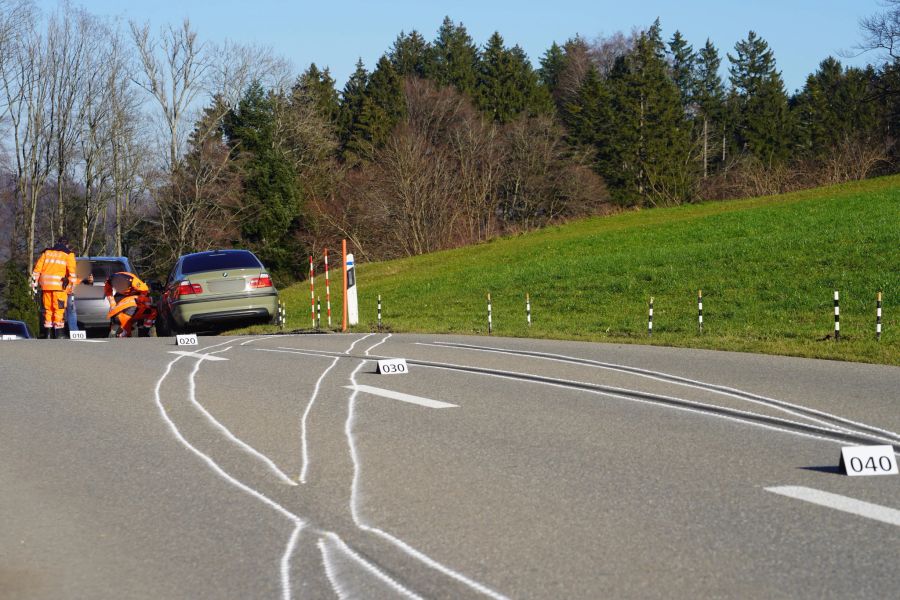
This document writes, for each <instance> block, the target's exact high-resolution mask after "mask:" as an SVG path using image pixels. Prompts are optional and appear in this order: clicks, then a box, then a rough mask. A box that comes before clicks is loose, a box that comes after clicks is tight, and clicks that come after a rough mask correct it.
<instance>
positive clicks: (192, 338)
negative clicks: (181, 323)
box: [175, 333, 197, 346]
mask: <svg viewBox="0 0 900 600" xmlns="http://www.w3.org/2000/svg"><path fill="white" fill-rule="evenodd" d="M175 345H176V346H196V345H197V334H196V333H189V334H186V335H176V336H175Z"/></svg>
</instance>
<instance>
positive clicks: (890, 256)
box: [282, 176, 900, 364]
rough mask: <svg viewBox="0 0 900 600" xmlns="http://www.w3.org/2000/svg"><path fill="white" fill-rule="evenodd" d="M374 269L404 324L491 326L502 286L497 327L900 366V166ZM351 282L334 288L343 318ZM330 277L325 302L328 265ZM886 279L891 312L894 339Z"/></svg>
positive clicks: (367, 271) (300, 293)
mask: <svg viewBox="0 0 900 600" xmlns="http://www.w3.org/2000/svg"><path fill="white" fill-rule="evenodd" d="M334 262H337V261H334ZM358 271H359V272H358V281H359V298H360V313H361V319H360V321H361V323H360V327H359V329H364V330H368V329H371V328H373V327H374V326H375V321H376V315H375V309H376V297H377V295H378V294H381V296H382V300H383V308H384V317H383V318H384V325H385V327H386V328H388V329H389V330H391V331H407V332H409V331H417V332H441V333H451V332H452V333H467V334H469V333H487V318H486V294H487V293H488V292H490V293H491V295H492V298H493V316H494V329H493V333H494V335H507V336H522V337H525V336H532V337H547V338H562V339H581V340H593V341H604V342H634V343H644V344H646V343H652V344H664V345H677V346H691V347H702V348H714V349H725V350H742V351H753V352H765V353H776V354H789V355H797V356H810V357H820V358H837V359H847V360H860V361H867V362H880V363H888V364H900V335H898V332H897V331H896V330H897V328H898V326H900V316H898V314H897V313H898V312H900V302H898V296H900V176H894V177H885V178H880V179H874V180H868V181H864V182H859V183H852V184H844V185H840V186H834V187H828V188H819V189H814V190H806V191H803V192H798V193H793V194H787V195H782V196H770V197H763V198H755V199H750V200H743V201H733V202H719V203H708V204H703V205H692V206H683V207H677V208H671V209H654V210H645V211H638V212H629V213H625V214H620V215H616V216H613V217H601V218H593V219H588V220H583V221H578V222H574V223H570V224H566V225H562V226H558V227H551V228H548V229H545V230H542V231H539V232H535V233H531V234H525V235H521V236H516V237H512V238H505V239H500V240H496V241H494V242H491V243H487V244H481V245H478V246H474V247H467V248H460V249H456V250H451V251H446V252H438V253H434V254H430V255H425V256H419V257H413V258H408V259H402V260H395V261H387V262H381V263H372V264H366V265H361V266H360V267H359V269H358ZM335 279H336V280H339V277H336V278H335ZM339 287H340V286H339V285H332V292H333V293H334V298H333V299H332V300H333V302H332V304H333V305H334V306H335V307H336V309H335V311H334V312H335V315H336V317H335V322H336V323H338V324H339V315H340V310H339V307H340V290H339V289H337V288H339ZM316 288H317V294H318V295H321V296H322V297H323V304H324V281H322V280H321V278H317V281H316ZM699 289H702V290H703V300H704V307H703V308H704V330H703V332H702V334H701V333H700V332H698V327H697V291H698V290H699ZM833 290H839V291H840V292H841V328H842V329H841V335H842V339H841V341H840V342H838V343H835V342H834V341H833V340H831V339H823V338H825V337H826V336H827V335H829V334H830V333H832V330H833V320H834V319H833V309H832V295H833ZM878 291H883V292H884V313H885V314H884V319H883V323H884V325H883V327H884V334H883V335H882V339H881V341H880V342H876V341H875V339H874V331H875V297H876V293H877V292H878ZM526 293H528V294H530V296H531V302H532V312H533V324H532V326H531V327H530V328H529V327H528V326H527V325H526V321H525V294H526ZM282 296H283V298H284V299H285V300H286V302H287V306H288V315H289V322H288V325H289V327H291V328H296V327H304V326H306V327H308V326H309V318H308V315H309V284H308V283H305V282H304V283H301V284H298V285H296V286H293V287H292V288H289V289H287V290H285V291H284V292H283V294H282ZM651 296H653V297H654V299H655V307H654V308H655V315H654V333H653V336H652V338H648V336H647V303H648V300H649V299H650V297H651ZM323 311H324V308H323Z"/></svg>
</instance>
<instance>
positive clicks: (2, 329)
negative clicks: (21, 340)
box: [0, 323, 28, 337]
mask: <svg viewBox="0 0 900 600" xmlns="http://www.w3.org/2000/svg"><path fill="white" fill-rule="evenodd" d="M0 335H17V336H19V337H28V330H26V329H25V326H24V325H23V324H21V323H0Z"/></svg>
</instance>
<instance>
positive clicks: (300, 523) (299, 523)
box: [153, 341, 306, 600]
mask: <svg viewBox="0 0 900 600" xmlns="http://www.w3.org/2000/svg"><path fill="white" fill-rule="evenodd" d="M229 342H230V341H229ZM229 342H222V343H221V344H215V345H213V346H209V347H208V348H206V349H207V350H209V349H211V348H215V347H217V346H224V345H225V344H227V343H229ZM182 358H184V356H183V355H182V356H178V357H176V358H174V359H172V360H171V361H169V364H168V365H166V370H165V372H164V373H163V374H162V376H161V377H160V378H159V379H158V380H157V381H156V386H155V388H154V390H153V394H154V399H155V401H156V406H157V408H158V409H159V414H160V416H161V417H162V418H163V420H164V421H165V422H166V425H168V427H169V430H170V431H171V432H172V435H173V436H175V439H176V440H178V442H179V443H180V444H181V445H182V446H184V447H185V448H187V449H188V450H189V451H190V452H191V453H192V454H194V455H195V456H196V457H197V458H199V459H200V460H201V461H202V462H204V463H206V465H207V466H208V467H209V468H210V469H212V471H213V472H214V473H215V474H216V475H218V476H219V477H221V478H222V479H224V480H225V481H226V482H227V483H229V484H231V485H232V486H234V487H236V488H238V489H239V490H241V491H242V492H244V493H246V494H247V495H249V496H251V497H253V498H256V499H257V500H259V501H261V502H262V503H263V504H265V505H267V506H269V507H270V508H272V509H274V510H275V511H276V512H278V513H279V514H281V515H282V516H284V517H286V518H287V519H288V520H290V521H291V522H292V523H294V525H295V528H294V531H295V533H297V534H298V535H299V529H302V528H303V527H304V526H305V525H306V522H305V521H304V520H303V519H301V518H300V517H299V516H297V515H295V514H294V513H292V512H291V511H289V510H288V509H286V508H284V507H283V506H281V505H280V504H278V503H277V502H275V501H274V500H272V499H271V498H269V497H268V496H266V495H264V494H262V493H260V492H258V491H256V490H255V489H253V488H251V487H250V486H248V485H247V484H245V483H243V482H241V481H239V480H237V479H235V478H234V477H232V476H231V475H229V474H228V473H227V472H226V471H225V470H224V469H223V468H222V467H220V466H219V465H218V464H217V463H216V461H214V460H213V459H212V458H210V457H209V456H208V455H206V454H204V453H203V452H201V451H200V450H199V449H197V448H196V447H195V446H194V445H193V444H191V443H190V442H189V441H187V439H186V438H185V437H184V436H183V435H182V434H181V431H180V430H179V429H178V426H177V425H175V422H174V421H172V419H171V418H170V417H169V414H168V412H166V409H165V407H164V406H163V403H162V399H161V397H160V389H161V388H162V383H163V381H165V379H166V378H167V377H168V376H169V374H170V373H171V372H172V366H173V365H174V364H175V363H176V362H178V361H179V360H181V359H182ZM197 362H198V364H200V363H202V362H204V361H202V360H199V361H197ZM291 539H292V540H294V536H293V535H292V536H291ZM294 543H296V540H294ZM288 546H289V549H290V550H291V552H289V553H288V552H287V550H286V553H287V554H291V553H293V549H292V548H290V542H289V544H288ZM282 562H284V558H282ZM288 579H289V578H288ZM281 580H282V585H284V583H285V575H284V571H282V575H281ZM288 583H289V581H288ZM282 597H283V598H285V599H288V600H289V599H290V597H291V590H290V588H286V589H285V588H282Z"/></svg>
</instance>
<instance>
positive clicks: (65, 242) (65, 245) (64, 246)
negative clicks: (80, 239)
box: [54, 236, 72, 252]
mask: <svg viewBox="0 0 900 600" xmlns="http://www.w3.org/2000/svg"><path fill="white" fill-rule="evenodd" d="M54 248H56V249H57V250H63V251H65V252H71V251H72V249H71V247H70V246H69V238H67V237H66V236H60V237H58V238H56V245H55V246H54Z"/></svg>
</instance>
